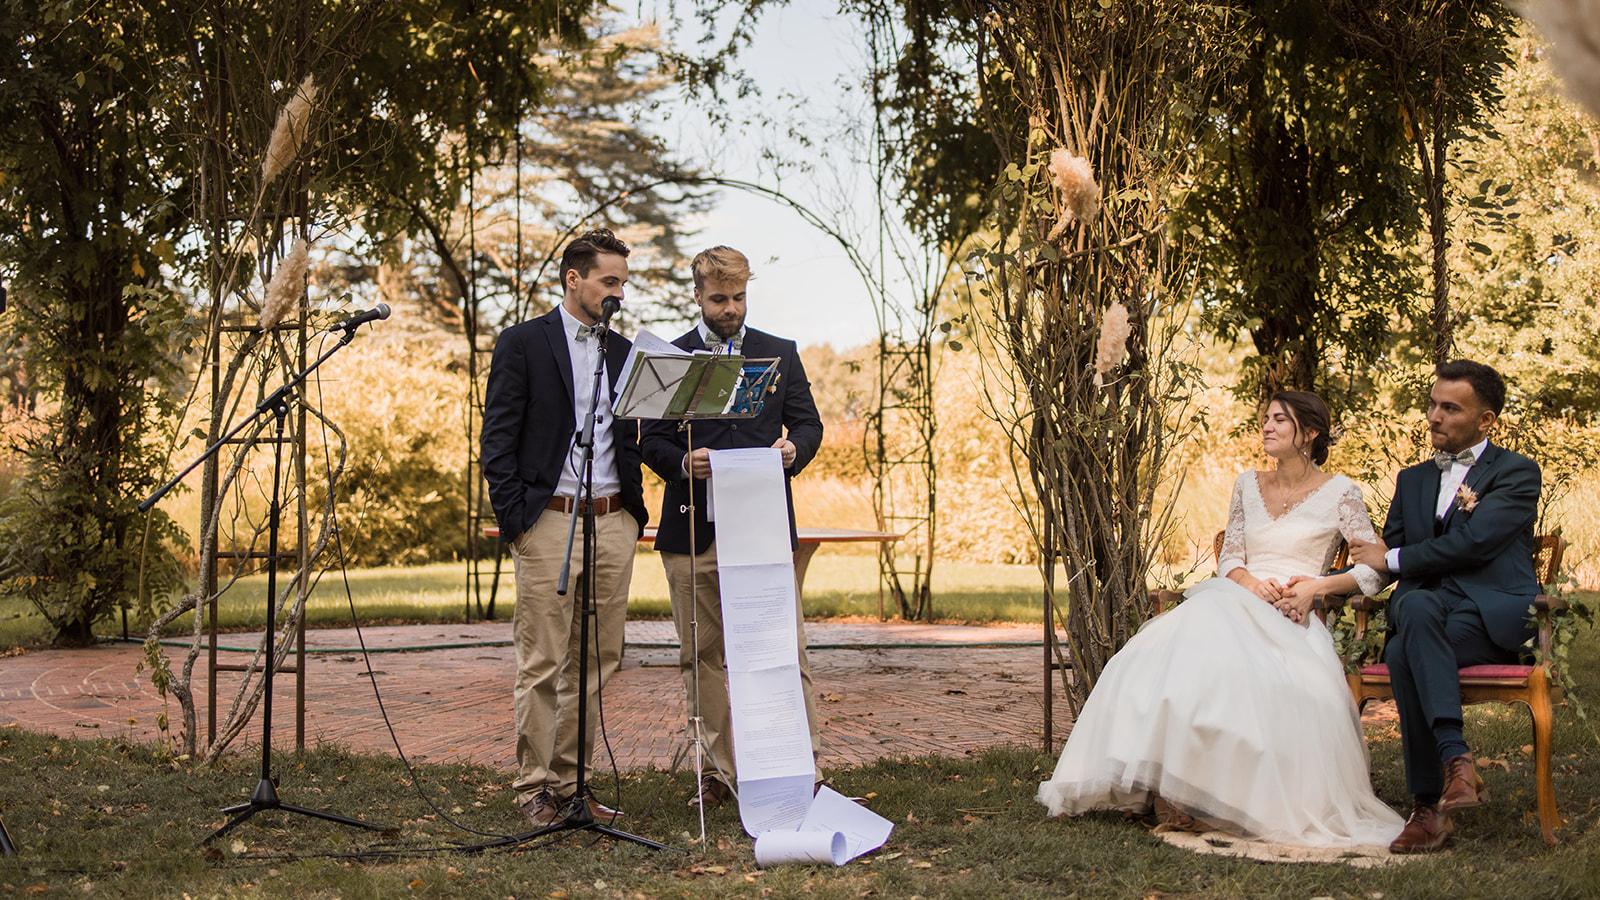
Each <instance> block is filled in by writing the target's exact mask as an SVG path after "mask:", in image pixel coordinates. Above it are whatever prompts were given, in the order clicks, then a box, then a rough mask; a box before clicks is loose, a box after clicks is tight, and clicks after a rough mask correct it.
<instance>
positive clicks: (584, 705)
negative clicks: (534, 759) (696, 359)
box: [513, 297, 668, 850]
mask: <svg viewBox="0 0 1600 900" xmlns="http://www.w3.org/2000/svg"><path fill="white" fill-rule="evenodd" d="M620 305H621V301H620V300H616V301H615V304H613V298H611V297H607V298H606V300H605V310H606V313H605V315H604V316H603V317H602V318H601V320H600V323H599V325H600V327H599V328H598V329H597V330H596V332H595V335H594V337H595V342H596V346H595V362H594V381H593V385H594V390H593V391H592V393H591V395H590V398H589V414H588V415H587V416H586V417H585V418H584V421H583V431H582V433H581V434H580V435H579V436H578V440H577V446H578V448H579V451H578V452H579V459H580V460H581V465H580V468H579V471H581V472H582V473H583V477H582V479H581V483H580V485H579V497H580V499H578V500H577V502H576V503H575V508H574V510H573V515H572V518H571V519H569V520H568V522H567V550H566V556H565V558H564V559H563V561H562V563H561V577H560V579H559V580H558V582H557V585H556V594H557V595H558V596H562V597H565V596H567V589H568V587H569V585H570V583H571V579H572V550H573V546H574V543H575V539H576V536H577V529H578V515H579V514H580V512H581V514H582V516H583V574H582V575H580V576H579V577H578V603H579V606H580V610H581V619H582V623H581V627H580V629H579V633H580V635H581V637H580V638H579V639H578V787H577V790H576V792H574V793H573V795H572V801H571V802H570V803H569V804H568V805H567V809H566V812H565V813H563V815H562V817H561V821H559V822H553V823H551V824H549V825H546V826H545V827H543V828H540V829H538V830H535V831H530V832H528V833H526V834H520V835H516V836H515V837H514V838H513V841H514V842H515V843H522V842H524V841H530V840H533V839H535V838H540V837H544V836H545V835H549V834H556V833H558V832H562V831H593V832H596V833H599V834H602V835H605V836H606V837H612V838H617V839H618V840H623V841H631V842H632V843H635V844H639V845H640V846H643V847H649V848H650V849H652V850H666V849H668V848H667V845H666V844H660V843H657V842H655V841H652V840H650V839H649V838H642V837H639V836H638V835H635V834H629V833H628V832H626V831H623V830H621V829H618V828H613V827H611V826H610V825H609V824H605V823H602V822H600V821H599V820H597V819H595V817H594V813H592V812H590V811H589V798H588V793H589V791H588V779H587V775H588V769H589V753H588V728H587V727H586V726H587V725H588V714H589V635H590V627H591V624H592V625H593V629H594V641H595V645H596V647H595V652H596V653H599V643H600V626H599V623H598V622H595V621H594V618H595V613H596V610H595V595H594V590H595V585H594V562H595V552H596V548H595V543H596V541H595V521H594V424H595V418H596V417H597V416H598V415H599V413H600V391H601V390H602V389H603V388H604V386H605V384H606V335H607V334H609V333H610V329H609V328H607V324H608V323H609V322H610V321H611V316H612V314H613V313H615V312H616V307H617V306H620Z"/></svg>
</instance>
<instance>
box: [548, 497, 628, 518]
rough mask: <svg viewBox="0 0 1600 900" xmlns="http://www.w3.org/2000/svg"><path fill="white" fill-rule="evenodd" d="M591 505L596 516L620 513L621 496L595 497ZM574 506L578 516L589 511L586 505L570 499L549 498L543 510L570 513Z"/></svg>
mask: <svg viewBox="0 0 1600 900" xmlns="http://www.w3.org/2000/svg"><path fill="white" fill-rule="evenodd" d="M593 503H594V514H595V515H597V516H604V515H609V514H610V513H614V512H620V511H621V510H622V495H621V494H614V495H612V496H610V497H596V498H594V501H593ZM574 506H576V507H577V508H578V514H579V515H583V514H584V513H586V512H588V511H589V504H588V503H585V502H582V501H574V500H573V498H571V497H551V498H550V502H549V503H546V504H545V505H544V508H545V509H553V510H555V511H556V512H560V513H570V512H572V508H573V507H574Z"/></svg>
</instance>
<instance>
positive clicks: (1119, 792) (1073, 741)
mask: <svg viewBox="0 0 1600 900" xmlns="http://www.w3.org/2000/svg"><path fill="white" fill-rule="evenodd" d="M1367 765H1368V761H1367V748H1366V743H1365V741H1364V740H1363V737H1362V733H1361V722H1360V718H1359V716H1358V715H1357V713H1356V708H1355V704H1354V703H1353V702H1352V701H1351V699H1350V692H1349V689H1348V688H1347V687H1346V684H1345V679H1344V671H1343V667H1342V666H1341V665H1340V663H1339V658H1338V654H1337V653H1336V652H1335V651H1334V647H1333V640H1332V638H1331V637H1330V636H1329V634H1328V631H1327V629H1326V628H1324V627H1323V625H1322V623H1321V622H1320V621H1318V620H1316V619H1315V617H1313V618H1312V620H1311V622H1310V624H1309V625H1297V624H1295V623H1294V622H1291V621H1289V620H1288V619H1286V618H1284V616H1283V615H1282V614H1281V613H1279V612H1278V611H1277V610H1276V609H1274V608H1273V607H1272V606H1271V605H1270V604H1268V603H1266V602H1264V601H1262V600H1261V599H1260V598H1258V597H1256V596H1255V595H1254V594H1252V593H1250V592H1249V591H1247V590H1245V589H1244V588H1242V587H1240V586H1239V585H1237V584H1235V583H1234V582H1232V581H1229V580H1227V579H1225V578H1213V579H1210V580H1208V581H1205V582H1202V583H1201V584H1198V585H1196V586H1195V587H1193V588H1191V589H1190V590H1189V592H1188V594H1187V595H1186V598H1185V600H1184V602H1183V603H1181V604H1179V605H1178V607H1177V608H1175V609H1173V610H1172V611H1170V612H1168V613H1166V614H1165V615H1162V616H1159V617H1157V618H1156V619H1153V620H1151V621H1150V622H1149V623H1148V624H1146V625H1145V627H1144V628H1143V629H1141V630H1140V631H1139V633H1138V634H1137V635H1135V636H1134V638H1133V639H1132V640H1130V641H1129V642H1128V643H1127V645H1126V646H1125V647H1123V648H1122V650H1121V652H1119V653H1117V655H1116V656H1115V657H1113V658H1112V660H1111V662H1110V663H1108V664H1107V665H1106V668H1105V671H1104V672H1103V673H1102V675H1101V676H1100V681H1099V683H1098V684H1096V685H1095V688H1094V691H1093V692H1092V693H1091V694H1090V697H1089V700H1088V702H1087V703H1085V704H1084V707H1083V709H1082V711H1081V714H1080V715H1079V716H1078V719H1077V721H1076V722H1075V723H1074V725H1073V728H1072V733H1071V735H1070V737H1069V738H1068V740H1067V746H1066V748H1065V749H1064V750H1063V751H1062V753H1061V760H1060V761H1059V762H1058V763H1057V764H1056V770H1055V774H1054V775H1053V776H1052V777H1051V778H1050V780H1049V781H1046V782H1045V783H1044V784H1042V785H1040V787H1039V794H1038V799H1039V802H1041V803H1043V804H1044V805H1045V806H1046V807H1048V808H1049V810H1050V814H1051V815H1063V814H1066V815H1075V814H1078V813H1082V812H1087V811H1089V810H1096V809H1109V810H1129V811H1142V810H1144V809H1146V808H1148V807H1149V804H1150V802H1151V800H1152V798H1153V796H1154V795H1159V796H1160V797H1162V798H1164V799H1165V800H1166V801H1167V802H1169V803H1171V804H1173V805H1175V806H1177V807H1178V808H1179V809H1181V810H1183V811H1184V812H1187V813H1189V814H1190V815H1192V816H1194V817H1195V818H1197V819H1199V820H1201V821H1202V822H1203V823H1204V824H1206V825H1208V826H1211V827H1213V828H1216V829H1219V830H1222V831H1227V832H1229V833H1232V834H1236V835H1240V836H1243V837H1250V838H1258V839H1261V840H1267V841H1274V842H1279V843H1286V844H1297V845H1301V846H1310V847H1337V846H1374V845H1376V846H1386V845H1387V844H1388V843H1389V842H1390V841H1391V840H1393V839H1394V838H1395V836H1396V835H1398V834H1399V833H1400V829H1401V827H1402V826H1403V825H1404V821H1403V820H1402V819H1401V817H1400V816H1399V815H1398V814H1397V813H1396V812H1395V811H1394V810H1392V809H1390V808H1389V807H1388V806H1387V805H1385V804H1384V803H1383V802H1382V801H1381V800H1379V799H1378V798H1377V796H1376V795H1374V794H1373V792H1372V782H1371V779H1370V777H1369V774H1368V769H1367Z"/></svg>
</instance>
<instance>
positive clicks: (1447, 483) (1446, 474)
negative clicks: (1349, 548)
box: [1385, 438, 1489, 574]
mask: <svg viewBox="0 0 1600 900" xmlns="http://www.w3.org/2000/svg"><path fill="white" fill-rule="evenodd" d="M1488 446H1489V439H1488V438H1484V439H1483V440H1481V441H1479V442H1478V443H1477V444H1475V445H1473V447H1472V459H1473V462H1477V461H1478V460H1480V459H1483V451H1484V450H1485V449H1487V448H1488ZM1471 469H1472V467H1471V466H1469V465H1466V464H1465V463H1462V462H1460V461H1456V462H1452V463H1451V464H1450V468H1449V469H1448V470H1440V472H1439V503H1438V505H1437V506H1436V507H1434V510H1433V517H1434V518H1435V519H1441V520H1442V519H1443V518H1444V517H1445V516H1446V515H1449V513H1450V505H1451V504H1452V503H1455V502H1456V491H1458V490H1460V488H1461V483H1462V482H1463V481H1466V480H1467V472H1468V471H1470V470H1471ZM1385 556H1386V559H1385V562H1387V563H1388V564H1389V571H1391V572H1395V573H1397V574H1398V573H1399V571H1400V548H1399V547H1394V548H1391V549H1390V550H1389V552H1388V553H1387V554H1386V555H1385Z"/></svg>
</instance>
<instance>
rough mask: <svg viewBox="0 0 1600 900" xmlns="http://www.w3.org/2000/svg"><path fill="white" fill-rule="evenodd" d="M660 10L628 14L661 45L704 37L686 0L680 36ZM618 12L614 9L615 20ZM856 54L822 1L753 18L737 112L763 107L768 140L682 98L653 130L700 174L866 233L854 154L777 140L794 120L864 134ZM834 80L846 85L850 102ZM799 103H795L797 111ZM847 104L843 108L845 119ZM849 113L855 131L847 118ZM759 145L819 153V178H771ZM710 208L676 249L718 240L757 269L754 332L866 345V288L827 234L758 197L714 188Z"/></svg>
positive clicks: (860, 59)
mask: <svg viewBox="0 0 1600 900" xmlns="http://www.w3.org/2000/svg"><path fill="white" fill-rule="evenodd" d="M669 3H670V0H642V2H641V3H640V4H639V8H638V9H637V10H633V11H632V12H634V14H635V15H637V16H638V17H639V18H641V19H646V20H648V19H650V18H652V17H654V18H655V19H656V20H657V21H658V22H659V23H660V25H661V28H662V32H663V36H664V37H665V39H666V40H667V41H668V42H669V43H670V44H672V45H674V46H677V47H680V48H685V49H694V48H695V46H696V45H695V41H696V40H697V39H698V38H699V36H700V35H701V33H702V32H701V29H700V26H699V23H698V21H696V20H695V19H694V17H693V15H692V14H690V12H691V11H690V10H688V9H687V7H688V6H690V4H687V3H684V2H680V3H679V4H678V5H679V7H680V13H679V14H680V17H682V18H684V19H685V21H684V22H683V23H682V25H683V27H682V30H675V26H674V24H673V22H672V21H671V17H670V16H669V15H667V9H668V6H669ZM628 6H629V4H626V3H624V4H623V10H624V12H625V13H626V12H629V10H628ZM865 57H866V50H865V47H864V45H863V43H862V38H861V36H860V34H859V33H858V31H857V23H856V22H855V21H854V20H852V19H850V18H847V17H843V16H840V15H839V14H838V12H837V9H836V7H835V5H834V3H833V2H831V0H794V2H791V3H789V4H788V5H787V6H784V7H782V8H775V9H773V10H771V11H769V12H768V13H766V14H765V15H764V16H763V17H762V20H761V24H760V27H759V31H758V33H757V36H756V40H755V42H754V44H752V45H751V46H750V47H749V48H748V49H746V50H745V51H744V52H743V53H742V54H741V56H740V64H741V65H742V66H743V67H744V68H745V70H746V71H747V72H749V74H750V75H751V77H752V78H753V79H754V81H755V82H756V84H757V85H758V86H759V87H760V89H761V92H762V94H763V101H762V102H759V103H756V102H746V103H744V104H743V105H742V106H740V107H738V108H739V109H742V110H744V111H746V112H747V113H754V112H755V111H757V110H760V111H762V112H761V115H760V116H759V118H761V119H764V120H766V121H767V122H768V127H767V129H766V131H767V132H768V133H766V134H762V133H733V134H720V133H716V132H714V131H713V129H712V128H711V127H709V125H708V124H707V122H706V120H705V116H704V114H703V113H700V112H698V111H697V109H696V107H695V105H694V103H693V102H692V101H688V100H685V99H683V98H681V97H679V98H677V99H675V100H674V101H673V103H672V104H671V105H670V106H669V107H668V109H667V110H666V111H665V115H666V117H667V120H666V121H665V122H663V123H662V125H661V126H660V127H661V132H662V135H663V136H664V137H665V138H666V140H667V141H668V144H669V146H670V147H671V148H672V149H673V150H674V152H676V153H678V154H680V155H681V156H682V157H684V158H685V159H686V160H688V161H690V162H691V163H693V164H696V165H698V166H699V167H700V168H701V169H703V170H704V171H705V173H706V174H708V175H715V176H721V177H728V178H738V179H742V180H746V181H753V182H757V183H760V184H763V185H767V186H770V187H780V188H781V189H782V190H783V192H784V193H786V194H789V195H790V196H793V197H795V198H796V199H798V200H799V201H800V202H802V203H804V204H806V205H807V206H808V207H810V208H812V209H814V210H816V211H817V212H818V213H819V214H820V215H822V216H823V218H826V219H832V218H834V217H835V214H836V211H837V210H839V209H840V208H846V209H850V210H853V211H854V218H856V219H858V220H859V221H857V222H856V223H854V226H853V227H854V228H856V229H858V230H860V231H861V232H862V233H863V234H871V233H872V231H871V227H870V226H871V222H872V216H873V214H874V212H873V211H874V203H873V199H872V195H871V193H870V182H869V178H870V173H869V170H868V167H867V166H866V165H865V164H863V163H859V162H852V159H851V157H852V156H855V155H858V154H856V153H854V152H852V151H849V150H847V149H844V148H841V147H840V146H839V145H837V144H834V143H829V148H828V149H827V150H826V151H824V150H819V149H818V148H805V147H801V146H800V145H799V144H797V143H795V142H794V141H792V140H790V139H788V138H787V137H786V136H785V133H786V132H787V130H788V129H789V128H790V127H792V126H796V125H798V126H800V127H801V128H802V129H803V130H804V131H805V132H806V133H808V134H813V135H819V136H820V135H822V134H823V133H824V132H827V131H829V130H835V131H836V130H837V129H839V128H840V127H841V123H845V124H846V125H849V126H851V127H854V128H855V130H856V131H857V132H858V133H861V134H866V133H869V132H870V129H871V121H870V118H868V117H867V116H868V113H867V111H866V109H865V104H864V103H862V102H861V101H860V100H859V95H860V91H859V90H858V89H857V88H856V87H855V86H856V85H858V84H859V83H860V81H861V77H862V76H861V73H862V72H863V71H864V70H865ZM841 79H843V80H845V81H847V83H848V85H849V86H850V94H849V95H848V96H847V95H846V94H845V93H844V92H843V89H842V87H841ZM784 95H792V97H798V98H804V99H803V101H795V100H793V99H785V98H784ZM797 102H803V108H801V109H800V111H799V112H798V113H796V112H795V107H796V104H797ZM847 108H853V111H852V112H850V113H848V114H847V113H846V109H847ZM769 113H770V115H769ZM857 118H859V119H860V121H859V125H856V124H855V122H854V120H855V119H857ZM763 150H769V151H772V152H774V153H776V154H778V155H779V156H780V157H786V158H791V159H810V160H815V159H817V158H818V157H819V156H820V155H821V154H822V153H824V152H826V154H827V155H828V156H829V157H830V158H831V159H830V161H829V162H828V163H827V164H821V165H819V171H817V172H804V171H798V172H788V173H785V174H784V175H783V177H782V181H781V182H780V181H779V180H778V179H777V178H775V177H774V176H773V175H772V173H771V166H770V164H763V163H762V162H761V156H762V152H763ZM841 185H843V187H841ZM841 198H843V199H841ZM715 201H716V206H715V207H714V209H713V210H712V211H711V212H710V213H709V214H708V215H706V216H704V217H703V218H702V219H701V220H699V221H697V222H694V223H692V226H693V227H694V228H695V229H696V230H697V232H698V234H697V235H696V236H695V237H694V238H691V239H690V240H689V241H687V242H686V243H685V249H686V250H688V251H690V252H695V251H698V250H699V249H701V248H703V247H708V246H712V245H715V244H728V245H730V246H732V247H735V248H737V249H739V250H741V251H743V252H744V253H745V254H746V255H747V256H749V257H750V263H751V268H752V269H753V270H754V271H755V279H754V280H752V281H751V283H750V293H749V302H750V313H749V319H748V323H749V324H750V325H751V326H752V327H755V328H759V329H761V330H763V331H768V332H772V333H775V334H778V335H782V336H784V337H790V338H794V339H795V340H797V341H799V342H800V344H801V345H802V346H806V345H811V344H821V343H831V344H833V345H834V346H835V347H840V348H842V347H850V346H856V345H858V344H862V343H865V342H868V341H872V340H875V339H876V336H877V320H876V318H875V316H874V314H873V309H872V306H871V303H870V300H869V294H868V292H867V289H866V288H865V286H864V285H863V283H862V281H861V278H860V277H859V276H858V275H857V274H856V270H855V269H854V267H852V266H851V264H850V261H849V259H848V258H847V257H846V255H845V253H844V250H843V249H842V248H841V247H840V246H839V245H838V243H836V242H835V241H834V239H833V238H831V237H829V236H828V235H826V234H824V233H823V232H821V231H820V230H818V229H816V228H813V227H812V226H810V225H808V224H807V223H806V222H805V221H804V220H803V219H802V218H801V217H800V215H799V214H798V213H796V212H794V211H793V210H791V209H789V208H788V207H786V206H784V205H782V204H780V203H777V202H775V201H772V200H768V199H766V198H764V197H760V196H756V195H752V194H750V193H747V192H744V191H739V190H732V189H724V190H719V191H717V192H716V194H715Z"/></svg>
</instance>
